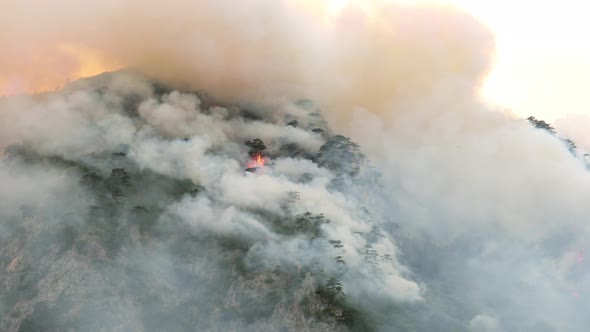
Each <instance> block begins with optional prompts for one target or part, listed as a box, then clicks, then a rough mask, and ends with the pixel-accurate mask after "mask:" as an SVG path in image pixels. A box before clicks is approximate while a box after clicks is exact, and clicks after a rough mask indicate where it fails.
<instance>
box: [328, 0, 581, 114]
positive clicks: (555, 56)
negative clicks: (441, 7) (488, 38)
mask: <svg viewBox="0 0 590 332" xmlns="http://www.w3.org/2000/svg"><path fill="white" fill-rule="evenodd" d="M372 1H374V0H329V2H330V6H332V8H333V11H334V12H337V11H338V10H339V9H340V8H343V7H345V6H346V5H347V4H350V3H354V4H356V5H361V6H362V5H363V4H369V3H370V2H372ZM398 2H399V1H398ZM402 2H406V3H408V4H413V3H424V2H430V3H439V4H440V3H442V4H447V5H451V6H455V7H458V8H460V9H462V10H464V11H466V12H468V13H470V14H471V15H473V16H475V17H476V18H477V19H478V20H479V21H481V22H483V23H484V24H485V25H487V26H488V28H489V29H491V30H492V32H493V33H494V35H495V37H496V43H497V45H496V47H497V49H496V59H495V65H494V68H493V70H492V72H491V73H490V75H489V77H488V79H487V80H486V83H485V85H484V87H483V88H482V91H481V94H482V97H484V98H485V100H486V101H488V102H490V103H492V104H497V105H500V106H504V107H506V108H508V109H509V111H510V112H514V113H515V114H516V115H519V116H523V117H528V116H530V115H533V116H536V117H538V118H542V119H545V120H548V121H555V120H557V119H559V118H563V117H567V116H571V115H588V116H590V100H589V99H588V98H587V91H586V90H587V87H588V86H590V42H589V41H588V40H587V38H585V33H586V32H587V31H590V21H588V20H587V19H586V18H585V17H584V16H585V15H586V14H585V13H587V10H586V9H587V8H588V6H589V5H588V3H587V1H583V0H563V1H554V0H516V1H507V0H500V1H492V0H405V1H402Z"/></svg>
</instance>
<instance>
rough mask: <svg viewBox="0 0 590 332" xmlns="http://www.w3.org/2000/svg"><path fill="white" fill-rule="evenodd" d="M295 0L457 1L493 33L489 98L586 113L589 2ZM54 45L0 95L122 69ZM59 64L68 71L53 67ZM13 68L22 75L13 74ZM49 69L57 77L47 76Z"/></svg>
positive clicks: (7, 78)
mask: <svg viewBox="0 0 590 332" xmlns="http://www.w3.org/2000/svg"><path fill="white" fill-rule="evenodd" d="M292 1H293V2H301V3H308V4H313V6H314V7H315V6H321V5H320V3H321V4H323V5H326V4H327V5H328V6H330V7H331V8H332V10H333V11H334V13H337V12H338V11H339V9H341V8H342V7H344V6H346V4H350V3H354V4H356V5H360V6H366V7H370V4H371V3H373V2H379V1H396V2H399V1H402V2H408V3H416V2H431V3H432V2H439V3H445V4H450V5H455V6H458V7H460V8H462V9H464V10H466V11H467V12H469V13H471V14H473V15H474V16H475V17H477V18H478V19H479V20H480V21H482V22H484V23H485V24H486V25H487V26H489V27H490V29H491V30H492V31H493V33H494V34H495V35H496V38H497V55H496V65H495V67H494V70H493V72H492V73H491V76H490V77H489V79H488V80H487V83H486V85H485V86H484V88H483V91H482V94H483V96H484V97H485V98H486V99H487V100H489V101H490V102H492V103H495V104H500V105H503V106H506V107H508V108H510V109H511V110H512V111H513V112H515V113H516V114H518V115H520V116H529V115H534V116H537V117H539V118H542V119H546V120H549V121H555V120H556V119H558V118H561V117H564V116H566V115H571V114H577V115H580V114H583V115H589V116H590V101H589V100H588V98H587V94H586V89H587V87H588V86H590V41H588V40H587V39H586V38H584V37H585V36H584V34H585V33H586V32H587V31H590V21H588V20H587V19H586V17H585V16H586V13H587V10H586V8H587V7H588V6H589V5H588V4H587V1H584V0H560V1H555V0H536V1H533V0H513V1H507V0H499V1H492V0H323V1H318V0H312V1H310V0H292ZM56 47H57V50H58V52H57V53H59V54H61V55H62V56H59V57H55V56H53V57H52V56H51V55H48V54H43V56H40V55H39V54H37V53H39V52H36V53H35V52H34V51H31V52H29V54H27V55H26V56H24V60H22V61H21V62H22V64H21V65H22V66H19V64H18V63H17V64H12V65H10V66H9V67H10V68H11V69H9V72H8V73H3V72H2V70H1V68H0V95H1V94H14V93H20V92H25V91H43V90H52V89H54V88H56V87H58V86H60V85H63V83H65V82H66V81H68V80H72V79H75V78H77V77H80V76H91V75H95V74H98V73H99V72H101V71H102V70H101V69H102V68H105V69H110V70H112V69H116V68H119V67H121V66H119V65H113V64H105V63H102V62H101V61H98V59H96V58H95V56H94V55H93V53H92V52H90V50H85V49H84V48H81V47H80V46H76V47H72V45H68V44H60V45H56ZM35 54H37V55H35ZM40 54H41V53H40ZM64 58H65V60H64ZM70 58H71V59H70ZM29 62H34V63H37V64H39V63H45V64H46V67H47V68H53V70H52V71H51V72H50V71H47V70H46V71H47V72H45V71H40V69H39V68H38V66H36V67H35V66H31V65H27V63H29ZM19 63H20V62H19ZM71 63H78V64H79V65H80V69H79V70H75V69H72V68H70V67H72V64H71ZM21 67H22V68H21ZM61 67H64V68H65V69H63V68H62V69H63V70H55V69H54V68H61ZM15 68H16V69H15ZM19 68H20V69H19ZM10 70H12V71H16V72H18V73H19V75H16V76H15V75H14V73H12V75H11V72H10ZM52 72H55V73H53V74H55V75H50V74H51V73H52ZM56 75H57V76H56ZM56 82H59V84H58V83H56Z"/></svg>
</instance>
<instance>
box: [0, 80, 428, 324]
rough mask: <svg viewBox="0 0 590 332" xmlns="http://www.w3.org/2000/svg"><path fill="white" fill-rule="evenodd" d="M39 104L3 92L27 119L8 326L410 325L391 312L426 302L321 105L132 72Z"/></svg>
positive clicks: (363, 165)
mask: <svg viewBox="0 0 590 332" xmlns="http://www.w3.org/2000/svg"><path fill="white" fill-rule="evenodd" d="M38 99H39V100H30V99H28V98H18V97H16V98H8V99H5V100H2V110H3V112H13V113H12V114H11V118H12V119H13V121H16V122H18V125H16V126H15V127H16V128H19V130H22V129H23V128H26V130H24V131H21V132H14V133H9V135H10V137H11V139H12V140H13V141H12V142H10V143H11V144H10V145H9V146H7V147H6V149H5V150H6V151H5V153H4V158H3V160H2V162H1V164H0V165H1V168H0V178H1V180H2V184H3V185H2V191H1V192H0V195H1V200H0V204H1V207H2V208H1V209H0V211H1V220H2V223H1V225H2V237H1V240H0V257H1V259H2V271H1V272H0V282H1V285H2V287H1V289H2V291H1V292H0V296H1V300H2V302H1V307H0V310H1V311H2V317H3V318H2V328H1V329H2V330H3V331H69V330H71V329H73V330H75V331H98V330H105V331H206V330H210V331H332V330H347V329H354V330H359V331H369V330H373V329H376V328H380V327H381V328H382V327H384V326H390V327H391V326H400V328H402V327H403V326H404V324H408V322H409V321H411V320H414V319H415V318H418V317H414V318H411V317H405V318H404V315H402V314H401V313H400V314H399V315H397V316H393V317H390V310H392V308H397V307H398V306H400V305H401V304H402V303H415V302H417V301H420V300H421V298H422V295H421V289H420V286H419V285H418V283H417V282H415V281H412V280H411V274H410V272H409V270H408V269H407V267H405V266H404V265H403V264H401V263H400V262H399V261H398V258H397V247H396V244H395V242H394V241H393V239H392V236H391V235H392V234H391V233H388V232H387V230H394V229H395V228H396V227H397V224H396V223H395V222H394V221H393V220H391V219H390V218H388V217H387V216H386V215H384V214H383V213H382V212H383V209H382V208H381V207H382V205H383V204H384V203H383V202H382V199H381V188H380V184H379V173H378V172H377V171H376V170H374V168H373V167H371V165H370V163H369V161H368V160H367V159H366V158H365V157H364V156H363V154H362V153H361V151H360V150H359V147H358V145H356V144H355V143H353V142H351V141H350V140H349V139H348V138H346V137H344V136H340V135H336V134H333V133H332V132H331V130H330V129H329V128H328V127H327V125H326V122H325V121H324V120H323V118H322V115H321V113H320V112H319V110H318V109H317V108H316V106H314V104H313V103H312V102H311V101H306V100H300V101H294V102H293V103H291V104H290V105H288V106H282V107H280V108H273V107H271V106H264V107H257V105H256V104H249V105H228V104H224V103H223V102H221V101H214V100H212V99H211V98H208V97H207V96H206V95H205V94H202V93H201V94H200V93H185V92H179V91H173V90H169V89H167V88H166V87H164V86H162V85H159V84H156V83H153V82H149V81H148V80H145V79H143V78H141V77H139V76H138V75H136V74H132V73H128V72H118V73H114V74H104V75H101V76H98V77H95V78H91V79H87V80H82V81H79V82H76V83H74V84H72V85H70V86H68V87H67V88H66V89H64V90H63V91H59V92H55V93H50V94H47V95H43V96H38ZM40 118H42V119H43V120H42V121H39V119H40ZM7 134H8V133H7ZM256 159H258V160H256ZM252 163H254V164H252ZM246 169H247V170H246ZM399 317H402V318H399ZM398 319H401V321H399V322H397V321H398ZM384 324H385V325H384ZM402 329H403V328H402Z"/></svg>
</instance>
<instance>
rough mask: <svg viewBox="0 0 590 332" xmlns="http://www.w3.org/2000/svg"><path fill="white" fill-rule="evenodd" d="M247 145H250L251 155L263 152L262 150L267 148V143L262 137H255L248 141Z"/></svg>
mask: <svg viewBox="0 0 590 332" xmlns="http://www.w3.org/2000/svg"><path fill="white" fill-rule="evenodd" d="M244 144H246V146H248V147H250V151H249V152H248V154H249V155H250V156H256V155H260V154H262V151H264V150H266V145H264V142H263V141H262V140H261V139H260V138H255V139H253V140H251V141H246V143H244Z"/></svg>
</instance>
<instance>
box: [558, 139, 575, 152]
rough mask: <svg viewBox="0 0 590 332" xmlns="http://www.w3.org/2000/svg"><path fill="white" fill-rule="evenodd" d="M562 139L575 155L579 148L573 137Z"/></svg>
mask: <svg viewBox="0 0 590 332" xmlns="http://www.w3.org/2000/svg"><path fill="white" fill-rule="evenodd" d="M561 140H562V141H563V143H565V145H566V146H567V149H568V150H569V151H570V152H571V153H572V154H573V155H574V156H575V155H576V149H577V148H578V147H577V146H576V143H574V141H572V140H571V139H568V138H562V139H561Z"/></svg>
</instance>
